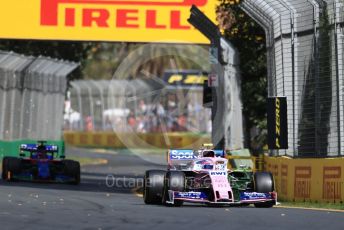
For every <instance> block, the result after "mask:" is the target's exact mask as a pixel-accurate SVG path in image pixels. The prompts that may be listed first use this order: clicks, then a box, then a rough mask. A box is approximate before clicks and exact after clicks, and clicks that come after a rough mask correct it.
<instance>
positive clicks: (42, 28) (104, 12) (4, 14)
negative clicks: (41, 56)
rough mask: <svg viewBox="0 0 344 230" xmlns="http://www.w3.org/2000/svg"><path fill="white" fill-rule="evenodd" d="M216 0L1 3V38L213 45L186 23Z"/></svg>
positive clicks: (11, 0)
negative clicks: (194, 9)
mask: <svg viewBox="0 0 344 230" xmlns="http://www.w3.org/2000/svg"><path fill="white" fill-rule="evenodd" d="M216 3H218V0H3V1H1V7H0V38H17V39H44V40H81V41H82V40H84V41H124V42H171V43H199V44H202V43H203V44H206V43H209V41H208V39H207V38H206V37H204V36H203V35H202V34H201V33H199V32H198V31H197V30H196V29H195V28H193V27H192V26H191V25H190V24H189V23H188V22H187V19H188V17H189V16H190V8H191V6H192V5H196V6H197V7H199V8H200V9H201V10H202V11H203V12H204V13H205V14H206V15H207V16H208V17H209V18H210V19H212V20H213V21H215V6H216Z"/></svg>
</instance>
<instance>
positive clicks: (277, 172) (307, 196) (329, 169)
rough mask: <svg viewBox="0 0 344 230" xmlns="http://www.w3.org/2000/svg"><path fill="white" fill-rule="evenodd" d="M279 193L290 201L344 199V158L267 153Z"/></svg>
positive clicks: (268, 164) (266, 166)
mask: <svg viewBox="0 0 344 230" xmlns="http://www.w3.org/2000/svg"><path fill="white" fill-rule="evenodd" d="M264 161H265V164H264V166H265V170H266V171H270V172H272V173H273V175H274V177H275V185H276V190H277V192H278V196H279V197H280V198H282V199H284V200H290V201H312V202H315V201H317V202H334V203H338V202H343V198H344V189H343V183H344V182H343V181H344V175H343V171H344V158H319V159H315V158H307V159H292V158H287V157H265V160H264Z"/></svg>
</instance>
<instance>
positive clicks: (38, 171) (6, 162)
mask: <svg viewBox="0 0 344 230" xmlns="http://www.w3.org/2000/svg"><path fill="white" fill-rule="evenodd" d="M2 179H3V180H7V181H15V180H20V181H38V182H58V183H71V184H79V183H80V163H79V162H77V161H73V160H65V159H64V155H62V156H58V146H56V145H47V144H46V142H45V141H39V142H38V143H37V144H21V145H20V156H19V157H9V156H7V157H4V158H3V161H2Z"/></svg>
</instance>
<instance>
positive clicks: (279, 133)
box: [267, 97, 288, 149]
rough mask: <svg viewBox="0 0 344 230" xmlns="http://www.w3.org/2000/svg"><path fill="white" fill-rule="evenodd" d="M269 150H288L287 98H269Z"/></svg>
mask: <svg viewBox="0 0 344 230" xmlns="http://www.w3.org/2000/svg"><path fill="white" fill-rule="evenodd" d="M267 113H268V116H267V119H268V122H267V123H268V146H269V149H287V148H288V119H287V98H286V97H269V98H268V108H267Z"/></svg>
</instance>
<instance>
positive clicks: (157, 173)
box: [143, 148, 277, 207]
mask: <svg viewBox="0 0 344 230" xmlns="http://www.w3.org/2000/svg"><path fill="white" fill-rule="evenodd" d="M167 161H168V169H167V171H164V170H148V171H146V173H145V178H144V196H143V197H144V201H145V203H146V204H161V203H162V204H165V205H168V206H181V205H182V204H183V203H184V202H195V203H205V204H212V205H216V204H219V205H224V204H228V205H231V204H254V205H255V206H256V207H272V206H273V205H275V204H276V199H277V194H276V192H275V191H274V181H273V177H272V175H271V173H267V172H256V173H253V172H252V171H247V170H243V169H240V170H234V171H229V170H228V169H227V164H228V160H227V159H226V158H225V153H224V151H222V150H211V149H206V148H204V149H200V150H169V151H168V154H167Z"/></svg>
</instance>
